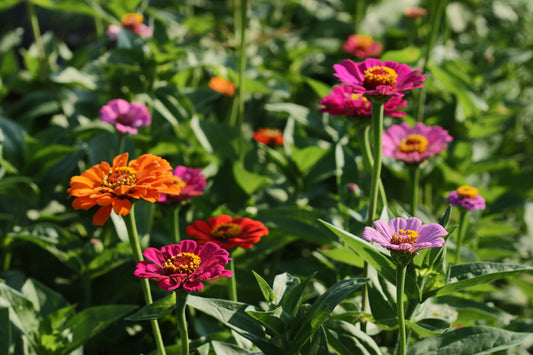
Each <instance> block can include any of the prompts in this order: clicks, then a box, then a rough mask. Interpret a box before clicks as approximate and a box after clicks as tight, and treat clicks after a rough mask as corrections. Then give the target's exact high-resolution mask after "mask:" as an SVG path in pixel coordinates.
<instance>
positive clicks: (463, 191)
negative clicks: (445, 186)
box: [457, 185, 478, 198]
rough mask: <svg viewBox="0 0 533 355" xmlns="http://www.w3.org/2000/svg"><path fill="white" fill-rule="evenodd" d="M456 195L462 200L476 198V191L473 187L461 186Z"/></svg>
mask: <svg viewBox="0 0 533 355" xmlns="http://www.w3.org/2000/svg"><path fill="white" fill-rule="evenodd" d="M457 194H458V195H459V197H462V198H476V197H477V195H478V190H477V189H476V188H475V187H471V186H467V185H463V186H460V187H459V188H458V189H457Z"/></svg>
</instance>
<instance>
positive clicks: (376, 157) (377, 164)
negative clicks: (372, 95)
mask: <svg viewBox="0 0 533 355" xmlns="http://www.w3.org/2000/svg"><path fill="white" fill-rule="evenodd" d="M372 133H373V138H374V139H373V142H374V154H373V164H372V182H371V184H370V195H369V199H370V200H369V203H368V215H367V225H368V226H371V225H372V222H373V221H374V219H375V218H376V210H377V201H378V190H379V184H380V181H381V160H382V140H383V104H375V103H373V104H372Z"/></svg>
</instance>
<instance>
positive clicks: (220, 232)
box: [211, 223, 241, 240]
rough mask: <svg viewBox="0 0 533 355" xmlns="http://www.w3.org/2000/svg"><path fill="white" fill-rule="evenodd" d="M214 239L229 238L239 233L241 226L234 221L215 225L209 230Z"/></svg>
mask: <svg viewBox="0 0 533 355" xmlns="http://www.w3.org/2000/svg"><path fill="white" fill-rule="evenodd" d="M211 234H212V235H213V237H215V238H216V239H223V240H226V239H230V238H235V237H238V236H239V235H241V226H239V225H238V224H236V223H222V224H219V225H218V226H215V228H214V229H213V231H212V232H211Z"/></svg>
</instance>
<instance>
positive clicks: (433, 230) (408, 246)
mask: <svg viewBox="0 0 533 355" xmlns="http://www.w3.org/2000/svg"><path fill="white" fill-rule="evenodd" d="M374 227H375V228H371V227H365V230H364V231H363V235H362V238H363V239H365V240H368V241H369V242H377V243H379V244H381V246H382V247H384V248H387V249H389V250H391V251H393V252H396V253H409V254H413V253H416V252H418V251H419V250H420V249H426V248H439V247H441V246H442V245H443V244H444V239H443V238H442V237H443V236H445V235H448V232H446V230H445V229H444V227H443V226H441V225H440V224H437V223H432V224H429V225H424V224H422V221H421V220H419V219H418V218H416V217H411V218H408V219H403V218H394V219H392V220H391V221H390V222H389V223H388V224H387V222H385V221H382V220H377V221H375V222H374Z"/></svg>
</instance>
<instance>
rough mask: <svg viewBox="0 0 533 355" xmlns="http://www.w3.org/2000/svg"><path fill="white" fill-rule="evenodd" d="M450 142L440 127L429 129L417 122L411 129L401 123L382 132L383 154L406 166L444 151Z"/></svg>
mask: <svg viewBox="0 0 533 355" xmlns="http://www.w3.org/2000/svg"><path fill="white" fill-rule="evenodd" d="M452 140H453V138H452V137H451V136H450V135H449V134H448V131H446V130H445V129H443V128H442V127H439V126H434V127H429V126H425V125H424V124H423V123H420V122H418V123H417V124H415V126H414V127H413V128H411V127H409V125H408V124H407V123H406V122H402V123H401V124H399V125H392V126H391V127H390V128H389V129H387V130H386V131H385V132H383V154H385V155H386V156H388V157H391V158H394V159H398V160H402V161H404V162H406V163H407V164H420V163H421V162H423V161H424V160H426V159H428V158H430V157H432V156H434V155H437V154H438V153H440V152H441V151H443V150H444V149H446V147H447V146H448V145H447V143H448V142H451V141H452Z"/></svg>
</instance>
